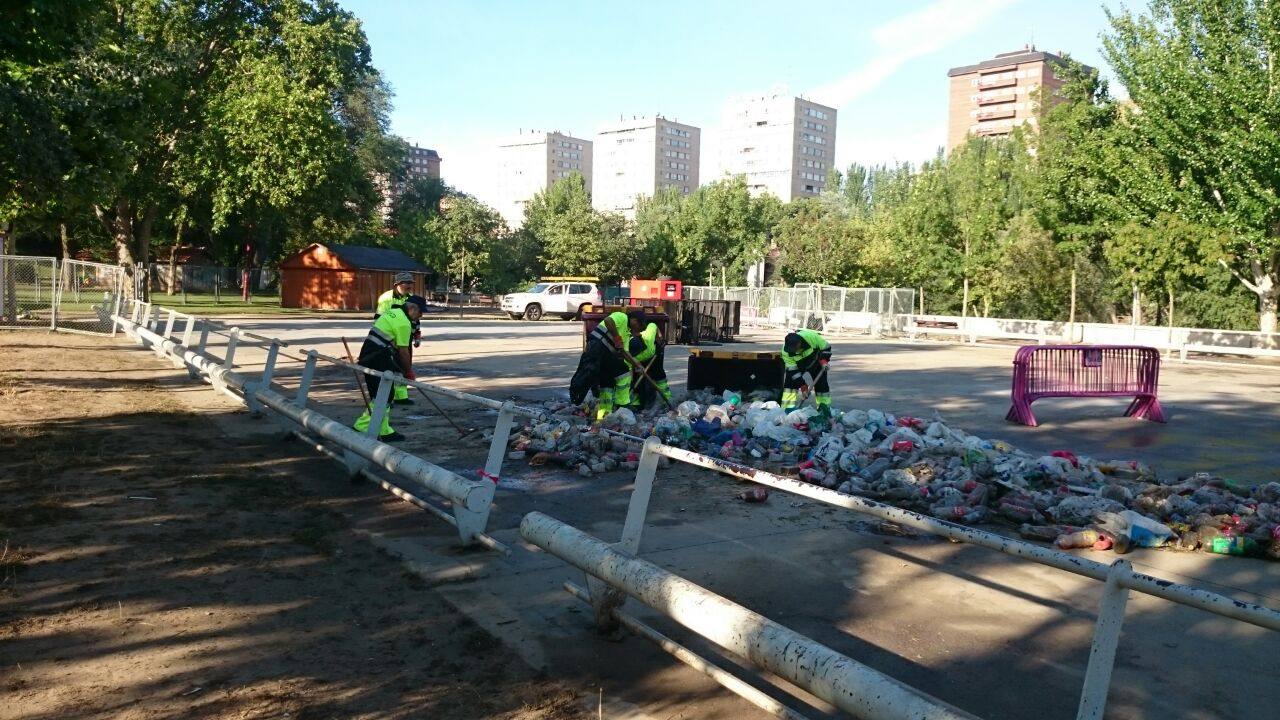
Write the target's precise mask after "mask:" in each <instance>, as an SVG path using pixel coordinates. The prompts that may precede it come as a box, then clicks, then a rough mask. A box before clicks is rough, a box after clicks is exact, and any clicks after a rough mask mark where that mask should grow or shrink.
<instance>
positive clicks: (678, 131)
mask: <svg viewBox="0 0 1280 720" xmlns="http://www.w3.org/2000/svg"><path fill="white" fill-rule="evenodd" d="M667 134H668V135H675V136H676V137H690V133H689V131H688V130H681V129H680V128H673V127H668V128H667Z"/></svg>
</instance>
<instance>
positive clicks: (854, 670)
mask: <svg viewBox="0 0 1280 720" xmlns="http://www.w3.org/2000/svg"><path fill="white" fill-rule="evenodd" d="M654 460H656V458H654ZM655 464H656V463H655ZM520 536H521V537H522V538H524V539H525V540H527V541H528V542H530V543H532V544H534V545H536V546H538V547H540V548H542V549H543V550H546V551H547V552H549V553H551V554H552V555H555V556H556V557H558V558H560V559H562V560H564V561H566V562H568V563H569V564H570V565H573V566H574V567H576V568H578V569H579V570H582V571H583V572H585V573H586V574H587V582H588V585H589V586H590V590H589V591H583V590H582V589H580V588H578V587H577V586H574V585H572V584H569V585H567V586H566V590H568V591H569V592H570V593H571V594H573V595H574V596H576V597H579V598H581V599H584V600H586V601H587V602H589V603H590V604H591V605H592V607H593V608H594V609H595V611H596V618H597V620H598V621H600V622H601V624H602V625H603V626H604V627H605V628H606V629H607V628H609V626H610V624H616V623H622V624H625V625H626V626H627V627H629V628H632V629H635V630H638V631H639V634H640V635H642V636H643V637H646V638H649V639H651V640H654V641H655V642H659V644H660V645H663V646H664V649H667V650H668V651H672V650H676V649H678V650H679V651H682V652H672V654H673V655H676V657H678V658H680V659H682V660H686V661H690V660H692V661H693V662H692V663H691V664H694V665H695V666H696V667H698V669H699V670H702V671H703V672H706V673H707V674H708V675H709V676H711V677H712V678H713V679H715V680H717V681H718V682H720V683H721V684H722V685H726V686H729V683H726V682H724V680H725V678H724V674H722V673H713V672H708V671H707V669H706V668H708V667H711V666H710V663H706V662H705V661H701V658H698V657H697V656H696V655H694V654H693V653H692V652H690V651H689V650H687V649H685V648H683V647H680V646H678V645H676V644H675V643H674V641H672V640H670V639H669V638H666V637H663V636H662V635H660V634H658V633H657V631H656V630H653V629H652V628H650V627H649V626H647V625H645V624H643V623H641V622H640V621H639V620H637V619H635V618H634V617H631V616H629V615H626V614H624V613H622V612H621V611H620V610H619V606H620V605H621V602H622V600H623V599H624V598H625V597H626V596H631V597H634V598H636V599H637V600H639V601H640V602H642V603H644V604H645V605H647V606H649V607H651V608H653V609H655V610H657V611H659V612H661V613H663V614H665V615H666V616H668V617H670V618H671V619H672V620H675V621H676V622H678V623H680V624H681V625H683V626H685V627H686V628H688V629H690V630H692V631H694V632H696V633H698V634H699V635H701V636H702V637H704V638H706V639H708V640H710V641H711V642H713V643H715V644H716V645H718V646H720V647H721V648H724V649H725V650H728V651H729V652H732V653H733V654H735V655H737V656H739V657H742V658H744V659H746V660H748V661H750V662H751V663H752V664H754V665H755V666H756V667H758V668H760V669H761V670H765V671H767V672H771V673H773V674H775V675H777V676H778V677H782V678H785V679H786V680H788V681H789V682H791V683H793V684H794V685H796V686H798V687H800V688H803V689H804V690H805V691H807V692H809V693H811V694H812V695H814V696H815V697H818V698H821V699H822V700H825V701H827V702H829V703H831V704H832V705H835V706H836V707H837V708H840V709H841V710H843V711H845V712H848V713H851V714H852V715H853V716H854V717H858V718H866V719H867V720H907V719H909V718H911V719H914V718H930V720H974V716H972V715H970V714H968V713H966V712H963V711H961V710H957V709H956V708H953V707H951V706H949V705H947V704H946V703H943V702H942V701H940V700H938V699H937V698H933V697H930V696H929V695H926V694H925V693H922V692H920V691H919V690H916V689H915V688H912V687H909V686H907V685H903V684H902V683H899V682H898V681H896V680H894V679H892V678H890V677H888V676H886V675H884V674H882V673H880V672H879V671H877V670H873V669H872V668H870V667H867V666H866V665H863V664H862V663H860V662H858V661H856V660H854V659H852V658H850V657H848V656H846V655H841V654H840V653H838V652H836V651H835V650H832V649H831V648H829V647H827V646H825V645H822V644H821V643H819V642H817V641H815V640H812V639H810V638H808V637H805V636H804V635H801V634H800V633H797V632H795V631H794V630H792V629H790V628H788V627H785V626H783V625H780V624H778V623H776V622H774V621H772V620H770V619H769V618H766V617H764V616H763V615H760V614H758V613H755V612H752V611H751V610H748V609H747V608H745V607H743V606H742V605H739V604H737V603H735V602H733V601H731V600H729V599H727V598H725V597H723V596H720V595H717V594H715V593H713V592H711V591H710V590H707V589H706V588H703V587H701V586H699V585H696V584H694V583H692V582H690V581H689V580H686V579H685V578H683V577H680V576H679V575H676V574H674V573H671V572H667V571H666V570H663V569H662V568H660V567H658V566H656V565H654V564H652V563H649V562H646V561H644V560H639V559H637V558H635V557H634V553H629V552H625V551H619V550H618V549H615V548H613V547H610V546H609V545H608V544H607V543H605V542H603V541H601V540H599V539H598V538H595V537H592V536H590V535H588V534H586V533H584V532H582V531H581V530H579V529H577V528H574V527H571V526H569V525H566V524H564V523H562V522H560V521H558V520H556V519H554V518H551V517H548V516H547V515H544V514H542V513H540V512H531V513H529V514H528V515H526V516H525V517H524V519H523V520H522V521H521V522H520ZM606 586H607V587H606ZM670 646H674V647H670ZM741 688H750V686H748V685H746V684H745V683H738V684H737V687H730V689H733V690H735V692H736V691H738V690H739V689H741ZM743 696H744V698H746V699H748V700H750V701H751V702H753V703H754V704H756V705H757V706H759V707H761V708H762V709H764V710H767V711H769V712H771V713H772V714H774V715H777V716H780V717H789V718H795V717H799V716H798V714H797V713H795V712H794V711H792V710H790V709H789V708H786V707H785V706H783V705H782V704H781V703H778V702H777V701H776V700H773V699H772V698H769V697H768V696H766V695H763V693H759V692H758V691H753V692H749V693H743Z"/></svg>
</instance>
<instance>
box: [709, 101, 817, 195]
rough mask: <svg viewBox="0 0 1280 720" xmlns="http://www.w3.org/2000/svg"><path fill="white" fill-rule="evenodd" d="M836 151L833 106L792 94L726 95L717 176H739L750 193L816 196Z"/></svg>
mask: <svg viewBox="0 0 1280 720" xmlns="http://www.w3.org/2000/svg"><path fill="white" fill-rule="evenodd" d="M835 154H836V111H835V108H831V107H827V106H826V105H819V104H818V103H815V102H813V101H810V100H806V99H804V98H800V97H794V96H791V95H781V94H772V95H762V96H753V97H746V98H737V99H734V100H731V101H730V102H729V103H728V105H726V106H725V110H724V117H723V121H722V130H721V133H720V172H721V175H724V174H728V175H744V176H746V179H747V187H748V188H750V189H751V192H752V194H756V195H758V194H760V193H763V192H769V193H773V194H774V195H777V196H778V197H779V198H780V199H781V200H782V201H783V202H789V201H791V200H792V199H793V198H798V197H816V196H817V195H819V194H821V193H822V191H823V189H824V188H825V187H826V183H827V172H828V171H829V170H830V169H831V167H832V163H833V162H834V160H835Z"/></svg>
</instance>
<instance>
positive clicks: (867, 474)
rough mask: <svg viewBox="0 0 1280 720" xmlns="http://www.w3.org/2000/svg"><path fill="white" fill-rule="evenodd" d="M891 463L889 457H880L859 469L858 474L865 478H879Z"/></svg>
mask: <svg viewBox="0 0 1280 720" xmlns="http://www.w3.org/2000/svg"><path fill="white" fill-rule="evenodd" d="M890 464H891V463H890V462H889V458H878V459H876V460H875V461H874V462H872V463H871V464H870V465H868V466H866V467H864V468H862V469H861V470H859V471H858V476H859V477H861V478H862V479H863V480H871V481H875V480H879V479H880V476H881V475H883V474H884V471H885V470H888V469H889V465H890Z"/></svg>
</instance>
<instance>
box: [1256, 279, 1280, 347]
mask: <svg viewBox="0 0 1280 720" xmlns="http://www.w3.org/2000/svg"><path fill="white" fill-rule="evenodd" d="M1278 309H1280V292H1277V291H1274V290H1273V291H1272V292H1270V293H1267V294H1265V295H1259V296H1258V329H1259V330H1261V331H1262V333H1263V334H1262V346H1263V347H1265V348H1272V349H1274V348H1275V347H1276V346H1277V345H1278V344H1280V343H1277V338H1276V314H1277V312H1276V311H1277V310H1278Z"/></svg>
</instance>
